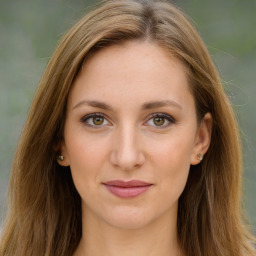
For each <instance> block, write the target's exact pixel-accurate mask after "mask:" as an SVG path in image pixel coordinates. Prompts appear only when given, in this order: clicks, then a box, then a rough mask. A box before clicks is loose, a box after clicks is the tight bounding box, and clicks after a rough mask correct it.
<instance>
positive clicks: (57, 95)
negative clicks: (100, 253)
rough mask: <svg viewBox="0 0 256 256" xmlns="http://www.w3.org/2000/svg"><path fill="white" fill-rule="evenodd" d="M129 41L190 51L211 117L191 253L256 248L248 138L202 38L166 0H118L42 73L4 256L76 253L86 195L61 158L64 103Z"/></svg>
mask: <svg viewBox="0 0 256 256" xmlns="http://www.w3.org/2000/svg"><path fill="white" fill-rule="evenodd" d="M129 40H139V41H144V42H149V43H156V44H159V45H160V46H163V47H165V48H166V49H168V50H169V52H170V54H171V55H172V56H175V57H176V58H179V59H180V60H182V62H183V63H184V65H185V66H186V67H187V70H188V80H189V85H190V89H191V92H192V94H193V96H194V99H195V103H196V110H197V117H198V121H200V120H202V118H203V117H204V115H205V114H206V113H207V112H210V113H211V114H212V117H213V128H212V129H213V130H212V138H211V145H210V148H209V150H208V153H207V154H206V156H205V158H204V161H203V162H202V163H201V164H199V165H197V166H192V167H191V170H190V174H189V178H188V181H187V185H186V187H185V190H184V192H183V193H182V195H181V197H180V199H179V209H178V237H179V241H180V245H181V247H182V249H183V251H184V252H185V255H190V256H216V255H218V256H242V255H254V252H253V248H252V246H251V245H250V241H253V238H252V236H250V235H249V233H248V232H247V231H246V229H245V228H244V224H243V222H242V220H241V205H240V202H241V194H240V193H241V173H242V158H241V145H240V144H241V143H240V138H239V129H238V125H237V122H236V118H235V115H234V113H233V110H232V107H231V104H230V102H229V99H228V97H227V96H226V94H225V92H224V90H223V87H222V85H221V81H220V78H219V75H218V72H217V71H216V68H215V67H214V64H213V62H212V60H211V58H210V56H209V53H208V51H207V49H206V47H205V45H204V43H203V42H202V40H201V38H200V37H199V35H198V34H197V32H196V31H195V29H194V28H193V26H192V25H191V24H190V22H189V21H188V19H187V18H186V17H185V15H184V14H183V13H182V12H181V11H180V10H179V9H178V8H176V7H174V6H173V5H171V4H169V3H167V2H164V1H150V0H148V1H136V0H110V1H104V2H103V3H102V4H101V5H99V6H98V7H97V8H96V9H95V10H93V11H91V12H90V13H89V14H87V15H86V16H84V17H83V18H82V19H81V20H80V21H79V22H78V23H77V24H76V25H75V26H74V27H73V28H71V30H70V31H69V32H68V33H67V34H66V35H65V36H64V38H63V39H62V41H61V42H60V44H59V46H58V47H57V49H56V51H55V53H54V54H53V56H52V58H51V60H50V62H49V64H48V66H47V68H46V70H45V73H44V75H43V77H42V80H41V81H40V84H39V87H38V90H37V92H36V95H35V98H34V101H33V103H32V106H31V109H30V112H29V115H28V119H27V122H26V125H25V128H24V131H23V133H22V136H21V139H20V142H19V146H18V149H17V153H16V156H15V159H14V162H13V168H12V174H11V181H10V190H9V196H10V204H9V213H8V215H7V219H6V222H5V225H4V227H3V231H2V238H1V247H0V254H1V255H4V256H10V255H15V256H25V255H26V256H29V255H31V256H32V255H72V253H73V252H74V250H75V248H76V247H77V245H78V243H79V240H80V238H81V232H82V231H81V199H80V196H79V194H78V193H77V191H76V189H75V187H74V184H73V181H72V177H71V173H70V169H69V168H63V167H61V166H59V165H58V164H57V161H56V155H57V154H58V143H59V142H60V140H62V138H63V128H64V123H65V117H66V105H67V100H68V96H69V93H70V90H71V88H72V84H73V82H74V80H75V78H76V76H77V74H78V72H79V70H80V69H81V67H82V65H83V63H84V62H86V60H87V58H88V57H89V56H90V55H91V54H93V53H95V52H97V51H99V50H100V49H103V48H105V47H108V46H110V45H114V44H121V43H123V42H126V41H129Z"/></svg>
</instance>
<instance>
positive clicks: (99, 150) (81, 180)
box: [66, 133, 107, 190]
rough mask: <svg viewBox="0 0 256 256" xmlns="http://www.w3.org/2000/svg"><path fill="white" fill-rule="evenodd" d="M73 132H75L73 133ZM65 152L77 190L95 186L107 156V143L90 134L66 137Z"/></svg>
mask: <svg viewBox="0 0 256 256" xmlns="http://www.w3.org/2000/svg"><path fill="white" fill-rule="evenodd" d="M74 134H75V133H74ZM66 145H67V154H68V158H69V163H70V168H71V173H72V177H73V180H74V183H75V185H76V187H77V190H85V187H87V188H88V186H89V187H92V186H95V184H97V183H98V182H97V181H99V180H100V170H101V169H102V166H103V164H104V161H105V159H106V157H107V153H106V152H107V145H106V143H105V142H104V141H101V140H95V138H94V137H91V136H90V135H88V134H87V135H86V136H83V135H81V136H70V137H68V136H67V137H66ZM85 185H86V186H85Z"/></svg>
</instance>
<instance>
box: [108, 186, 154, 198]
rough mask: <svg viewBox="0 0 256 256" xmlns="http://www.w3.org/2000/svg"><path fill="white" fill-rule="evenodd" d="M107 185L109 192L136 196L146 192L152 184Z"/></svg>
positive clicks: (124, 195)
mask: <svg viewBox="0 0 256 256" xmlns="http://www.w3.org/2000/svg"><path fill="white" fill-rule="evenodd" d="M105 187H106V188H107V189H108V191H109V192H111V193H112V194H113V195H115V196H117V197H120V198H134V197H137V196H139V195H141V194H143V193H145V192H146V191H147V190H148V189H149V188H150V187H151V185H148V186H142V187H128V188H125V187H116V186H110V185H106V184H105Z"/></svg>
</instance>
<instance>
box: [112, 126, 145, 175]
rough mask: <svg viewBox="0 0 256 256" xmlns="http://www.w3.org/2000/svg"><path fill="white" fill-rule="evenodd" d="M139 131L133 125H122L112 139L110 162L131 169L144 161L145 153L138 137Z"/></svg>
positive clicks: (123, 168)
mask: <svg viewBox="0 0 256 256" xmlns="http://www.w3.org/2000/svg"><path fill="white" fill-rule="evenodd" d="M139 137H140V136H139V133H138V131H136V128H134V127H127V126H126V127H124V128H122V129H120V130H119V131H117V133H116V134H115V138H114V139H113V144H112V152H111V156H110V161H111V163H112V164H113V165H114V166H116V167H118V168H120V169H122V170H126V171H128V170H133V169H137V168H139V167H140V166H142V165H143V164H144V162H145V154H144V152H143V150H142V148H141V147H142V146H141V143H140V139H139Z"/></svg>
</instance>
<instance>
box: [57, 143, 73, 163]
mask: <svg viewBox="0 0 256 256" xmlns="http://www.w3.org/2000/svg"><path fill="white" fill-rule="evenodd" d="M58 152H59V154H58V155H57V162H58V164H59V165H61V166H65V167H67V166H69V165H70V164H69V157H68V152H67V147H66V144H65V141H64V140H62V141H60V142H59V146H58ZM60 156H62V157H60Z"/></svg>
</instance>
